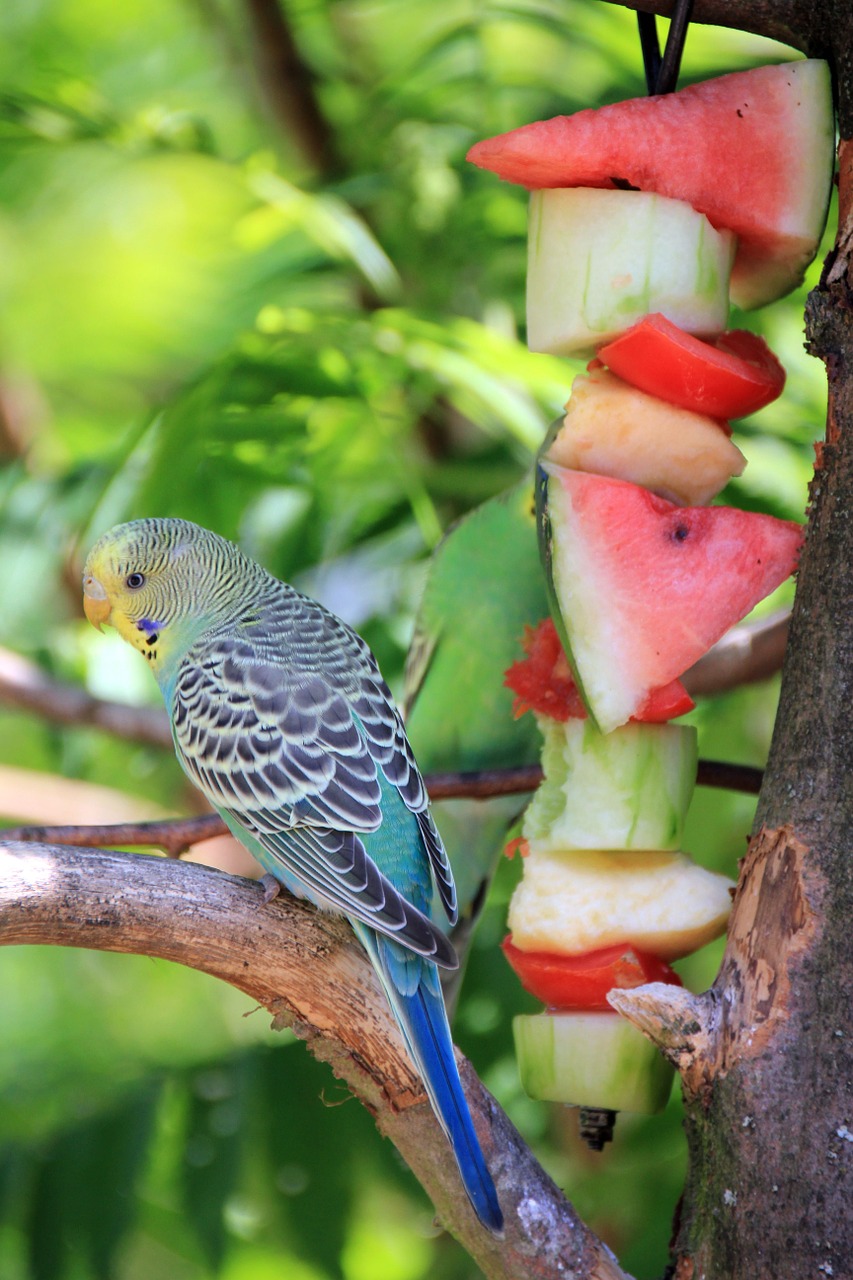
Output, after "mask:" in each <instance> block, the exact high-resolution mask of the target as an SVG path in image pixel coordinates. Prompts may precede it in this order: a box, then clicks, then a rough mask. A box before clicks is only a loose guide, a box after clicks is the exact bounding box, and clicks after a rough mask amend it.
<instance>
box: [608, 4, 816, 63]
mask: <svg viewBox="0 0 853 1280" xmlns="http://www.w3.org/2000/svg"><path fill="white" fill-rule="evenodd" d="M609 3H611V4H618V5H620V6H621V7H622V8H625V9H634V10H639V11H640V12H641V13H655V14H659V15H662V16H664V17H667V16H669V13H670V11H671V9H672V0H609ZM690 20H691V22H698V23H700V24H702V25H704V26H715V27H733V28H734V29H735V30H737V31H751V32H752V33H753V34H754V35H757V36H767V37H769V39H771V40H780V41H781V42H782V44H788V45H790V46H791V47H792V48H793V49H800V50H801V51H802V52H803V53H808V54H809V55H810V56H812V57H826V50H827V48H828V47H829V38H828V35H827V32H826V30H825V15H824V14H823V12H822V7H821V6H820V5H817V4H814V3H811V2H810V0H695V4H694V6H693V10H692V13H691V15H690ZM688 39H689V37H688Z"/></svg>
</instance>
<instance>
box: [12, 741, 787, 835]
mask: <svg viewBox="0 0 853 1280" xmlns="http://www.w3.org/2000/svg"><path fill="white" fill-rule="evenodd" d="M761 776H762V771H761V770H760V769H757V768H755V767H754V766H753V765H747V764H726V763H724V762H723V761H720V760H700V761H699V769H698V772H697V779H696V780H697V783H698V784H699V786H705V787H719V788H721V789H723V790H728V791H744V792H746V793H747V794H748V795H757V794H758V791H759V789H760V787H761ZM541 781H542V770H541V769H540V768H539V766H538V765H525V766H523V767H521V768H518V769H484V770H481V771H480V772H479V773H434V774H428V775H427V777H426V778H425V782H426V785H427V791H428V792H429V795H430V799H431V800H449V799H452V798H460V797H465V798H467V799H479V800H484V799H488V798H490V797H494V796H506V795H523V794H526V793H528V792H530V791H535V789H536V787H538V786H539V783H540V782H541ZM229 834H230V832H229V830H228V828H227V827H226V825H225V823H224V822H223V821H222V819H221V818H220V817H219V815H218V814H216V813H204V814H201V815H200V816H199V817H195V818H164V819H158V820H155V821H149V822H110V823H101V824H99V825H94V826H83V825H74V826H71V825H69V826H50V827H37V826H30V825H27V826H22V827H8V828H7V829H6V830H4V831H3V838H4V839H5V840H16V841H21V842H26V843H39V844H61V845H66V846H69V847H72V848H78V849H82V848H86V849H91V848H96V849H104V848H109V847H111V846H113V845H132V846H145V847H150V848H155V849H162V850H163V852H164V853H166V854H168V856H169V857H170V858H179V857H180V856H181V854H183V853H186V851H187V849H190V848H192V846H193V845H195V844H199V843H200V842H201V841H202V840H212V839H213V838H214V837H215V836H226V835H229Z"/></svg>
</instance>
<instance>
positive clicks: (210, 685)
mask: <svg viewBox="0 0 853 1280" xmlns="http://www.w3.org/2000/svg"><path fill="white" fill-rule="evenodd" d="M297 598H298V599H301V597H297ZM306 603H310V602H306ZM314 607H315V608H317V606H314ZM320 619H321V622H323V623H324V624H325V629H324V631H323V632H322V633H321V635H320V637H319V640H320V641H321V642H322V643H319V644H318V635H317V634H316V618H312V621H313V622H314V623H315V634H313V635H311V636H310V649H309V642H308V640H306V639H305V637H304V636H303V637H301V638H302V640H303V644H302V645H301V646H300V644H299V643H298V639H297V641H296V642H294V643H288V644H287V646H286V660H285V658H284V657H280V656H279V655H278V652H277V646H276V644H275V643H274V641H275V638H276V637H275V632H274V631H273V641H272V642H271V641H270V640H269V639H266V638H265V640H264V642H263V643H260V642H257V641H255V640H254V638H246V635H245V633H244V634H243V635H241V636H239V637H237V638H235V637H231V636H220V637H218V638H216V639H214V640H212V641H208V642H207V643H206V644H205V646H204V647H203V649H200V650H199V651H197V652H196V651H194V650H190V652H189V654H188V655H187V657H186V659H185V660H184V662H183V664H182V665H181V668H180V671H179V673H178V677H177V681H176V684H175V689H174V694H173V697H172V723H173V732H174V737H175V744H176V747H177V751H178V755H179V757H180V759H181V761H182V763H183V765H184V768H185V769H186V770H187V772H188V773H189V775H190V777H191V778H193V780H194V781H195V782H196V783H197V785H198V786H199V787H200V789H201V790H202V791H203V792H204V793H205V794H206V795H207V796H208V798H209V799H210V800H211V801H212V803H213V804H214V805H216V806H217V807H218V808H221V809H224V810H227V812H228V813H229V815H230V816H231V817H233V819H234V820H235V821H236V822H237V823H238V824H239V825H241V826H244V827H245V828H246V829H247V830H248V831H250V832H251V833H252V834H254V835H255V836H256V838H257V839H258V840H259V841H260V842H261V844H262V845H263V847H264V848H265V849H268V850H269V852H270V853H271V854H272V855H273V856H274V857H276V858H279V859H281V860H283V861H284V860H285V854H284V850H285V848H286V847H288V846H290V845H291V844H292V847H293V854H292V855H288V859H287V860H288V861H290V863H291V870H292V873H293V874H294V875H295V876H296V877H297V878H299V877H301V878H303V879H305V880H306V882H308V881H313V882H316V884H315V887H316V890H317V892H321V893H322V894H323V896H325V897H326V898H327V899H328V900H329V902H330V903H332V902H334V903H335V904H336V905H338V906H339V909H340V910H342V911H344V912H345V913H346V914H348V915H353V916H355V917H356V918H360V919H364V920H365V923H367V924H371V925H372V927H374V928H380V929H381V930H382V931H383V932H385V931H390V932H392V933H397V931H398V930H399V929H400V928H401V927H402V928H403V930H404V932H405V925H403V922H402V921H403V917H404V916H405V915H406V910H405V909H406V908H407V909H408V913H409V914H411V913H413V912H415V908H414V907H412V906H410V904H408V903H405V899H404V897H403V896H402V895H401V894H400V893H399V891H398V890H396V889H395V888H394V887H393V885H392V884H391V883H390V881H388V880H387V879H386V877H385V876H384V875H382V873H381V872H380V871H379V869H378V868H376V866H375V865H374V864H373V862H372V861H371V859H370V857H369V856H368V855H367V853H366V852H365V851H364V845H363V844H362V842H361V841H360V840H356V841H355V842H353V841H352V840H351V839H349V837H350V836H351V835H352V833H362V834H365V833H369V832H373V831H376V830H378V828H379V826H380V825H381V823H382V820H383V812H382V803H381V802H382V778H384V779H385V781H386V783H390V784H391V785H392V786H393V787H395V788H396V790H397V791H398V793H399V795H400V797H401V799H402V800H403V802H404V804H405V805H406V806H407V808H408V809H409V810H410V812H412V813H413V814H414V815H415V817H416V820H417V823H418V827H419V829H420V833H421V837H422V841H423V846H424V849H425V851H426V853H427V855H428V858H429V861H430V864H431V868H432V871H433V874H434V877H435V880H436V884H437V887H438V890H439V894H440V896H441V899H442V902H443V903H444V905H445V909H446V911H447V913H448V915H449V916H450V918H451V920H453V919H455V913H456V902H455V891H454V888H453V878H452V874H451V871H450V866H449V863H448V860H447V855H446V852H445V850H444V846H443V844H442V841H441V837H440V835H439V833H438V831H437V829H436V827H435V824H434V822H433V820H432V817H431V815H430V813H429V810H428V797H427V794H426V789H425V788H424V785H423V780H422V778H421V776H420V773H419V771H418V768H417V764H416V762H415V760H414V756H413V754H412V750H411V747H410V745H409V742H408V739H407V738H406V734H405V730H404V728H403V724H402V721H401V719H400V715H399V712H398V711H397V709H396V707H395V706H394V704H393V701H392V700H391V695H390V692H389V690H388V688H387V685H386V684H385V682H384V680H383V679H382V676H381V674H380V673H379V670H378V668H377V667H376V663H375V660H374V659H373V656H372V654H371V653H370V650H369V649H368V648H367V646H366V645H365V644H364V642H363V641H361V640H360V639H359V637H358V636H356V635H355V633H354V632H352V631H350V630H349V628H347V627H345V625H344V624H343V623H341V622H339V621H338V620H337V619H334V618H332V617H331V615H327V614H325V612H324V611H320ZM267 621H269V620H267ZM276 621H279V625H280V624H281V620H280V619H276V617H273V618H272V622H273V623H275V622H276ZM268 633H269V627H267V628H266V629H265V632H264V635H265V637H266V636H267V635H268ZM318 654H319V659H318ZM380 772H381V775H382V778H381V777H380ZM297 832H298V833H299V838H298V840H296V836H297ZM342 837H346V839H342ZM294 841H295V843H292V842H294ZM356 846H358V848H357V847H356ZM297 847H298V852H297ZM359 848H360V852H359ZM321 886H325V887H323V888H321ZM360 899H361V901H362V902H363V907H359V905H358V903H359V900H360ZM395 900H396V901H395ZM368 903H370V905H368ZM404 904H405V906H404ZM363 912H364V914H363ZM377 913H379V914H377ZM383 913H384V917H385V919H386V924H385V926H384V927H383V924H382V923H380V916H382V915H383ZM415 914H416V915H417V916H419V917H420V918H421V919H422V920H423V921H424V922H425V923H427V924H428V923H429V922H428V921H427V918H426V917H425V916H422V915H421V913H420V912H415ZM412 923H414V917H412ZM419 928H420V927H419ZM430 929H431V931H432V932H434V933H435V934H436V935H437V936H438V937H440V938H443V935H442V934H441V933H440V931H439V930H436V929H435V927H434V926H430ZM415 932H416V933H417V932H418V930H415ZM421 932H422V930H421ZM400 940H401V941H403V940H404V939H403V937H402V936H401V937H400ZM425 943H426V938H425V937H423V938H422V939H421V943H420V945H418V946H416V948H415V949H417V950H420V949H421V946H423V945H424V944H425ZM412 945H415V944H414V938H413V941H412ZM429 945H430V946H435V945H436V944H435V943H434V942H433V943H430V944H429ZM436 958H437V957H436ZM439 962H440V961H439Z"/></svg>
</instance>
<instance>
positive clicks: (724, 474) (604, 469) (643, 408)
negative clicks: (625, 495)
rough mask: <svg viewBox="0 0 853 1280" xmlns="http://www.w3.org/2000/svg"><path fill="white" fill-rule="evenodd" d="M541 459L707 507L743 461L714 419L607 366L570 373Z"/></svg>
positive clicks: (683, 502) (682, 501)
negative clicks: (559, 418) (561, 413)
mask: <svg viewBox="0 0 853 1280" xmlns="http://www.w3.org/2000/svg"><path fill="white" fill-rule="evenodd" d="M546 456H547V457H548V459H549V461H551V462H556V463H557V464H558V465H559V466H561V467H570V468H571V469H572V470H573V471H591V472H595V473H596V474H597V475H601V476H612V477H613V478H614V479H616V480H629V481H631V483H632V484H640V485H642V486H643V488H644V489H651V490H652V491H653V492H654V493H657V494H660V496H661V497H662V498H667V499H669V501H670V502H677V503H679V504H680V505H681V506H684V507H697V506H698V507H702V506H707V504H708V503H709V502H710V501H711V499H712V498H715V497H716V496H717V494H718V493H719V492H720V490H721V489H722V488H724V486H725V485H726V484H727V483H728V481H729V480H730V479H731V478H732V476H739V475H741V474H742V472H743V469H744V467H745V466H746V458H745V457H744V456H743V454H742V453H741V451H740V449H738V447H737V445H734V444H732V442H731V439H730V438H729V436H727V435H726V433H725V431H723V430H722V428H721V427H720V425H719V423H717V422H716V421H715V419H714V418H707V417H705V416H704V414H700V413H693V412H691V411H690V410H689V409H680V408H678V406H677V405H673V404H667V402H666V401H665V400H659V399H658V398H657V396H650V395H647V394H646V392H645V391H638V390H637V388H636V387H632V386H630V385H629V384H628V383H627V382H623V381H622V379H621V378H617V377H616V375H615V374H613V373H609V372H608V371H607V370H605V369H596V370H593V372H592V373H588V374H583V375H581V376H580V377H578V378H575V380H574V382H573V383H572V394H571V396H570V397H569V400H568V403H567V404H566V416H565V418H564V420H563V425H562V426H561V427H560V428H559V430H558V431H557V434H556V435H555V437H554V440H553V442H552V444H551V445H550V447H549V449H548V452H547V455H546Z"/></svg>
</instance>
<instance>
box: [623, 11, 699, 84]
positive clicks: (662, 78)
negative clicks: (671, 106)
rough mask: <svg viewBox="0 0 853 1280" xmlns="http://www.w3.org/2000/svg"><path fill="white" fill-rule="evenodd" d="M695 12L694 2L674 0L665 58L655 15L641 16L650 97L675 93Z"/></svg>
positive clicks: (638, 26)
mask: <svg viewBox="0 0 853 1280" xmlns="http://www.w3.org/2000/svg"><path fill="white" fill-rule="evenodd" d="M692 12H693V0H674V4H673V7H672V14H671V16H670V21H669V31H668V33H667V37H666V45H665V46H664V51H663V57H661V55H660V45H659V44H658V33H657V22H656V20H655V15H654V14H653V13H638V14H637V28H638V30H639V33H640V47H641V49H642V51H643V67H644V68H645V72H646V87H647V89H648V92H649V93H650V94H660V93H672V92H673V91H674V89H675V87H676V85H677V84H678V72H679V69H680V67H681V55H682V53H683V52H684V40H685V37H686V35H687V27H688V25H689V23H690V15H691V13H692Z"/></svg>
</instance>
